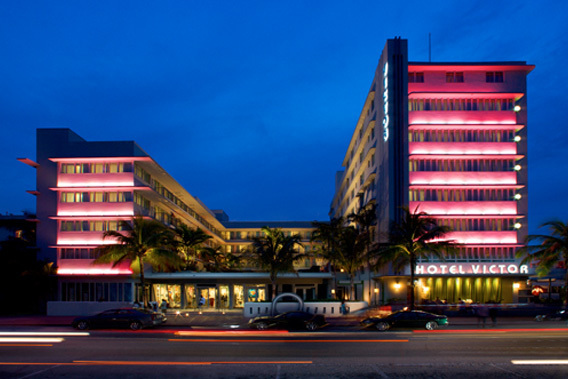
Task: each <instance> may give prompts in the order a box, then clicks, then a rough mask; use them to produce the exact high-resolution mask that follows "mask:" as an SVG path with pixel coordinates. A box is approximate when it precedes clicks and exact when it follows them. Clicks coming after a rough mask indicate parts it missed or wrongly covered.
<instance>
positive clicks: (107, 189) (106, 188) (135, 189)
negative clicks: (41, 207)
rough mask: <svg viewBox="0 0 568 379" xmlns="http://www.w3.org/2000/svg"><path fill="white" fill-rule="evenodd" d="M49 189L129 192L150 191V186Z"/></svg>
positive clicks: (57, 189)
mask: <svg viewBox="0 0 568 379" xmlns="http://www.w3.org/2000/svg"><path fill="white" fill-rule="evenodd" d="M49 190H50V191H58V192H81V191H90V192H92V191H104V192H109V191H116V192H130V191H151V190H152V188H150V187H147V186H138V187H133V186H130V185H128V186H116V187H112V186H107V185H105V186H101V187H95V186H89V187H51V188H49Z"/></svg>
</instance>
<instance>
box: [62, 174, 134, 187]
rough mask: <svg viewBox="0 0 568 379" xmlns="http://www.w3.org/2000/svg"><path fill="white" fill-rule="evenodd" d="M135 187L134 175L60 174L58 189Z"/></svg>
mask: <svg viewBox="0 0 568 379" xmlns="http://www.w3.org/2000/svg"><path fill="white" fill-rule="evenodd" d="M133 185H134V173H132V172H117V173H112V174H59V175H58V176H57V186H58V187H127V186H133Z"/></svg>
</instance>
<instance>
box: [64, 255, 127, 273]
mask: <svg viewBox="0 0 568 379" xmlns="http://www.w3.org/2000/svg"><path fill="white" fill-rule="evenodd" d="M57 274H58V275H131V274H132V270H131V269H130V263H129V262H123V263H121V264H119V265H117V266H115V267H112V264H110V263H109V264H97V265H94V264H93V260H92V259H59V260H58V261H57Z"/></svg>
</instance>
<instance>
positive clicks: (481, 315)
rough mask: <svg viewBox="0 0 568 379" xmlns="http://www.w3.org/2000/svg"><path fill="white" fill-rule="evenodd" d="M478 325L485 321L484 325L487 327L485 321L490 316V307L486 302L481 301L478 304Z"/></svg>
mask: <svg viewBox="0 0 568 379" xmlns="http://www.w3.org/2000/svg"><path fill="white" fill-rule="evenodd" d="M476 312H477V326H481V324H482V323H483V327H484V328H485V323H486V322H487V317H488V316H489V308H487V305H486V304H484V303H481V304H479V305H478V306H477V310H476Z"/></svg>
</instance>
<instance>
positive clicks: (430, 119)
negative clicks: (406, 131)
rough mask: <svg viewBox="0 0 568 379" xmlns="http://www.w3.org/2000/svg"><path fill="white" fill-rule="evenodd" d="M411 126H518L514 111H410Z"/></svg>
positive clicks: (409, 120) (409, 121)
mask: <svg viewBox="0 0 568 379" xmlns="http://www.w3.org/2000/svg"><path fill="white" fill-rule="evenodd" d="M408 123H409V124H454V125H460V124H516V123H517V115H516V113H515V112H514V111H410V112H408Z"/></svg>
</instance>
